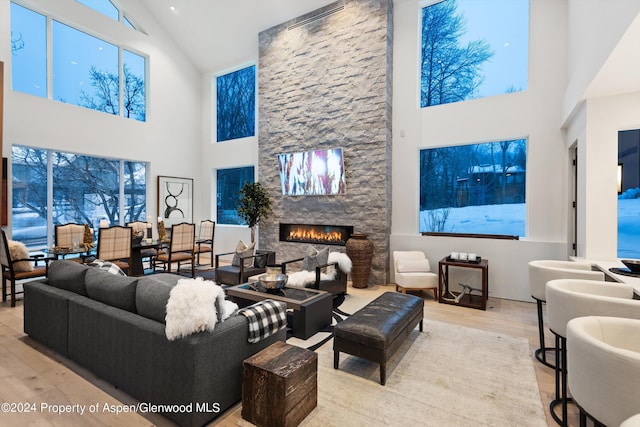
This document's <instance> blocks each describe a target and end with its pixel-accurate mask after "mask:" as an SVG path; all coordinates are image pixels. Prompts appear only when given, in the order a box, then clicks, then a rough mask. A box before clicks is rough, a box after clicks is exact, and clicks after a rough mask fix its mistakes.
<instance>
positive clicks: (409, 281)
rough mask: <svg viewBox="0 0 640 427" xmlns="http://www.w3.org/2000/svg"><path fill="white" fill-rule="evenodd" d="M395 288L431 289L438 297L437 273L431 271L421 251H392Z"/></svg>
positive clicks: (403, 290)
mask: <svg viewBox="0 0 640 427" xmlns="http://www.w3.org/2000/svg"><path fill="white" fill-rule="evenodd" d="M393 268H394V273H395V283H396V290H397V291H401V292H402V293H403V294H406V293H407V290H421V289H431V290H432V291H433V297H434V298H435V299H436V300H437V299H438V275H437V274H436V273H433V272H432V271H431V266H430V265H429V259H427V257H426V256H425V255H424V253H423V252H421V251H393Z"/></svg>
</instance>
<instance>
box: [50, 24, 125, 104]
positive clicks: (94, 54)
mask: <svg viewBox="0 0 640 427" xmlns="http://www.w3.org/2000/svg"><path fill="white" fill-rule="evenodd" d="M52 37H53V99H55V100H58V101H63V102H67V103H70V104H75V105H81V100H80V96H81V94H82V91H84V92H85V93H88V94H94V93H95V88H93V87H92V86H91V77H90V74H89V72H90V71H91V67H92V66H93V67H95V68H96V69H97V70H98V71H101V72H108V73H110V74H114V75H116V76H117V75H118V48H117V47H116V46H114V45H112V44H109V43H107V42H105V41H102V40H100V39H98V38H96V37H93V36H90V35H88V34H86V33H83V32H81V31H78V30H76V29H75V28H71V27H69V26H67V25H64V24H61V23H60V22H57V21H53V35H52Z"/></svg>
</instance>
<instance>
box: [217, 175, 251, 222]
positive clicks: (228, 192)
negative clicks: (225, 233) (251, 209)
mask: <svg viewBox="0 0 640 427" xmlns="http://www.w3.org/2000/svg"><path fill="white" fill-rule="evenodd" d="M254 173H255V169H254V167H253V166H246V167H240V168H229V169H218V170H217V173H216V181H217V191H216V212H217V215H216V217H217V218H216V221H217V223H218V224H235V225H246V224H245V222H244V221H243V220H242V219H241V218H240V217H239V216H238V200H239V199H240V190H241V189H242V187H243V186H244V185H245V184H246V183H247V182H250V183H253V182H254Z"/></svg>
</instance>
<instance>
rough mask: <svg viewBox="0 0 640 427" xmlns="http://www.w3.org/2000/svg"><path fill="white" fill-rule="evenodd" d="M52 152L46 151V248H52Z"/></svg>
mask: <svg viewBox="0 0 640 427" xmlns="http://www.w3.org/2000/svg"><path fill="white" fill-rule="evenodd" d="M52 214H53V152H52V151H51V150H47V247H51V246H53V243H54V242H53V215H52Z"/></svg>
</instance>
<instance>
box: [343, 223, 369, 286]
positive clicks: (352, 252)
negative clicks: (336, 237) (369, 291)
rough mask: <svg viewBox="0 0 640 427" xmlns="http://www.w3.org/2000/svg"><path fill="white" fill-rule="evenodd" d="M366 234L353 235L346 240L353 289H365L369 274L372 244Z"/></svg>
mask: <svg viewBox="0 0 640 427" xmlns="http://www.w3.org/2000/svg"><path fill="white" fill-rule="evenodd" d="M368 236H369V235H368V234H366V233H353V234H352V235H351V237H350V238H349V240H347V245H346V250H347V255H349V258H351V263H352V264H353V266H352V267H351V284H352V285H353V287H354V288H366V287H367V285H368V283H369V275H370V274H371V258H372V257H373V243H372V242H371V240H369V239H368V238H367V237H368Z"/></svg>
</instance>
